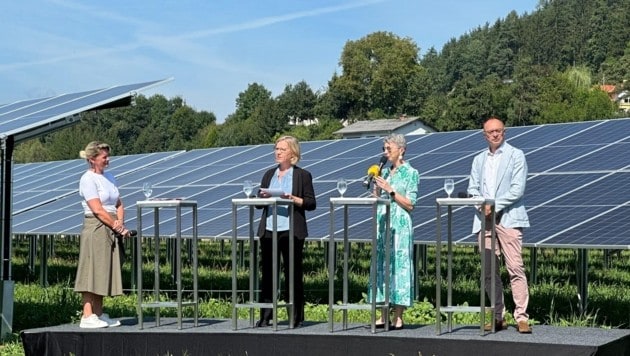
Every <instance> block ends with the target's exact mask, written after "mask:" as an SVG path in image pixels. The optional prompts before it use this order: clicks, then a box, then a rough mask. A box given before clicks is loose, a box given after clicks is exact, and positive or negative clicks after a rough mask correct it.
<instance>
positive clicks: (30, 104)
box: [0, 79, 170, 143]
mask: <svg viewBox="0 0 630 356" xmlns="http://www.w3.org/2000/svg"><path fill="white" fill-rule="evenodd" d="M169 80H170V79H166V80H156V81H151V82H145V83H138V84H129V85H120V86H114V87H111V88H105V89H100V90H90V91H84V92H80V93H72V94H63V95H58V96H54V97H49V98H43V99H37V100H24V101H19V102H16V103H12V104H8V105H4V106H2V107H0V135H4V136H13V137H14V139H15V142H16V143H17V142H20V141H22V140H25V139H28V138H32V137H36V136H38V135H41V134H42V133H45V132H48V131H50V130H51V129H53V128H61V127H65V126H68V125H71V124H72V123H73V122H74V121H76V120H77V119H78V118H75V117H74V115H77V114H80V113H82V112H84V111H88V110H92V109H97V108H99V107H102V106H107V105H111V104H112V103H114V102H116V101H117V100H122V99H130V98H131V96H132V95H133V93H134V92H138V91H141V90H145V89H148V88H151V87H154V86H157V85H160V84H162V83H164V82H167V81H169Z"/></svg>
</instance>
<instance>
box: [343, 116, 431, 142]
mask: <svg viewBox="0 0 630 356" xmlns="http://www.w3.org/2000/svg"><path fill="white" fill-rule="evenodd" d="M429 132H435V130H434V129H433V128H431V127H429V126H428V125H426V124H424V123H423V122H422V121H420V118H419V117H417V116H411V117H408V116H406V115H402V116H400V117H399V118H398V119H384V120H365V121H357V122H355V123H353V124H350V125H348V126H346V127H344V128H343V129H341V130H337V131H335V132H334V134H336V135H341V137H342V138H368V137H383V136H387V135H389V134H391V133H399V134H403V135H422V134H426V133H429Z"/></svg>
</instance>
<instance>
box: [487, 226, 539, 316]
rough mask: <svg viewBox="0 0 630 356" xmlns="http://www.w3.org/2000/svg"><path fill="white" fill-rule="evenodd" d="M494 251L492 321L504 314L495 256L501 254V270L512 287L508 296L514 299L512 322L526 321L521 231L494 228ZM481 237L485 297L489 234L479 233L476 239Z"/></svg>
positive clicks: (497, 258)
mask: <svg viewBox="0 0 630 356" xmlns="http://www.w3.org/2000/svg"><path fill="white" fill-rule="evenodd" d="M496 232H497V233H496V235H497V242H496V249H495V253H494V258H496V266H497V270H496V271H495V291H496V295H495V297H494V312H495V319H496V320H503V313H504V311H505V303H504V300H503V282H502V281H501V274H500V273H499V262H500V259H499V257H500V256H501V254H503V260H504V261H505V267H506V268H507V271H508V274H509V276H510V287H511V288H512V297H513V299H514V305H515V308H514V319H515V320H516V321H517V322H519V321H527V320H528V319H529V315H528V314H527V304H528V302H529V290H528V289H527V277H526V276H525V267H524V266H523V256H522V249H523V248H522V246H523V230H522V229H520V228H506V227H503V226H501V225H500V224H499V225H496ZM482 235H485V239H486V241H485V244H486V251H485V253H486V275H485V278H484V280H485V288H486V293H487V294H488V298H492V296H490V282H491V273H492V272H491V270H490V263H491V258H492V257H493V254H492V252H491V250H490V249H491V245H490V235H489V231H486V233H484V234H482V233H481V232H480V233H479V239H481V238H482Z"/></svg>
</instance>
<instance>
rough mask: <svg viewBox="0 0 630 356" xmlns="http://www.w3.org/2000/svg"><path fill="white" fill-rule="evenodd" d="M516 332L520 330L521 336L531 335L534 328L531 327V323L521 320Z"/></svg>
mask: <svg viewBox="0 0 630 356" xmlns="http://www.w3.org/2000/svg"><path fill="white" fill-rule="evenodd" d="M516 330H518V332H519V333H521V334H531V333H532V327H531V326H529V323H528V322H527V321H525V320H521V321H519V322H518V324H517V326H516Z"/></svg>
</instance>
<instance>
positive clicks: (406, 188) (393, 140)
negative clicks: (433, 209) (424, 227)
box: [368, 134, 420, 330]
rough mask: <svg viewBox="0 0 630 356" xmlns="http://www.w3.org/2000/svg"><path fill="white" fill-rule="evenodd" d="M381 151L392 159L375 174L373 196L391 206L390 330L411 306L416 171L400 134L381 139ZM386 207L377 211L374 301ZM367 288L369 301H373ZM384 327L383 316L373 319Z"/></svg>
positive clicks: (381, 268)
mask: <svg viewBox="0 0 630 356" xmlns="http://www.w3.org/2000/svg"><path fill="white" fill-rule="evenodd" d="M383 142H384V145H383V154H384V155H385V157H387V160H388V161H389V162H391V166H390V167H385V168H383V170H382V172H381V175H380V176H378V177H376V178H375V180H374V182H375V187H374V190H375V192H374V193H375V194H376V196H380V197H386V198H389V199H391V207H390V216H389V218H390V231H391V239H390V242H391V243H390V260H389V270H390V278H389V283H390V285H389V303H390V305H391V306H392V308H393V316H392V319H391V329H393V330H400V329H402V328H403V318H402V317H403V311H404V310H405V308H406V307H410V306H411V304H412V303H413V299H414V286H415V284H414V276H415V273H414V269H413V223H412V221H411V211H412V210H413V207H414V204H415V203H416V197H417V194H418V181H419V179H420V176H419V174H418V171H417V170H416V169H414V168H413V167H411V165H410V164H409V163H408V162H406V161H405V160H404V159H403V157H404V155H405V151H406V150H407V142H406V140H405V137H404V136H403V135H401V134H391V135H389V136H387V137H386V138H385V139H384V140H383ZM386 218H387V216H386V215H385V206H383V205H380V206H379V207H378V211H377V222H378V236H377V271H376V284H377V288H376V290H377V293H376V294H377V296H376V300H377V302H383V301H384V300H385V298H384V295H383V292H384V282H385V273H384V271H385V268H384V262H385V244H384V236H385V227H386V220H385V219H386ZM371 290H372V288H371V286H370V288H369V289H368V300H372V299H371V298H372V297H371V295H370V294H371V292H370V291H371ZM383 326H384V322H383V316H382V315H381V318H380V319H379V320H377V321H376V327H377V328H382V327H383Z"/></svg>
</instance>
